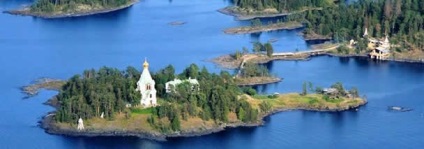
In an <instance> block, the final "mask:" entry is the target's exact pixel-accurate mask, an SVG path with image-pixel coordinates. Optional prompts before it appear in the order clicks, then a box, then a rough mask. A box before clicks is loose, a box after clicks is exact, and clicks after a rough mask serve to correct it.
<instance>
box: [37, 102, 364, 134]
mask: <svg viewBox="0 0 424 149" xmlns="http://www.w3.org/2000/svg"><path fill="white" fill-rule="evenodd" d="M365 104H367V101H366V100H363V102H361V103H359V104H357V105H352V106H347V107H341V108H338V109H329V108H322V107H318V108H317V107H302V106H301V107H296V108H275V109H273V110H271V111H269V112H267V113H266V114H263V115H260V118H259V120H258V121H256V122H253V123H242V122H237V123H229V124H221V125H218V126H217V127H212V128H208V129H202V130H199V129H196V130H188V131H182V132H174V133H169V134H162V133H159V132H148V131H137V130H124V129H122V130H83V131H78V130H77V129H61V128H59V127H57V126H56V125H54V122H53V119H52V118H53V116H54V112H51V113H49V114H47V115H46V116H44V117H43V118H42V120H41V121H40V126H41V127H42V128H43V129H44V130H45V131H46V132H47V133H49V134H55V135H66V136H77V137H99V136H121V137H127V136H132V137H139V138H143V139H149V140H155V141H166V139H167V138H175V137H195V136H203V135H208V134H213V133H217V132H221V131H224V130H226V129H228V128H237V127H256V126H260V125H264V124H265V121H264V118H266V117H268V116H271V115H273V114H276V113H279V112H284V111H292V110H306V111H316V112H341V111H347V110H351V109H357V108H359V107H360V106H363V105H365Z"/></svg>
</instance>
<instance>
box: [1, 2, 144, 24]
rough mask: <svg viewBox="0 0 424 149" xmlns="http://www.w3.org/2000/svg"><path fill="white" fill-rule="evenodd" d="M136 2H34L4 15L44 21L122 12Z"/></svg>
mask: <svg viewBox="0 0 424 149" xmlns="http://www.w3.org/2000/svg"><path fill="white" fill-rule="evenodd" d="M137 2H138V0H107V1H98V0H87V1H79V0H55V1H54V0H36V1H35V2H34V4H32V5H31V6H29V7H24V8H20V9H17V10H8V11H4V13H9V14H14V15H23V16H34V17H40V18H46V19H54V18H66V17H80V16H88V15H94V14H101V13H108V12H113V11H118V10H122V9H125V8H128V7H131V6H132V5H134V4H135V3H137Z"/></svg>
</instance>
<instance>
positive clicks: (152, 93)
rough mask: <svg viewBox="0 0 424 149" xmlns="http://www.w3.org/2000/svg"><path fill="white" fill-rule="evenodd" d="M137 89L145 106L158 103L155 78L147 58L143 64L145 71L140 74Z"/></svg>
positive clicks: (141, 103) (141, 102) (142, 104)
mask: <svg viewBox="0 0 424 149" xmlns="http://www.w3.org/2000/svg"><path fill="white" fill-rule="evenodd" d="M136 91H138V92H140V94H141V99H140V105H141V106H143V107H152V106H156V105H157V100H156V89H155V80H153V79H152V76H151V75H150V72H149V63H148V62H147V60H145V61H144V64H143V72H142V73H141V75H140V79H139V80H138V82H137V88H136Z"/></svg>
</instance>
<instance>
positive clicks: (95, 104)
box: [41, 61, 366, 140]
mask: <svg viewBox="0 0 424 149" xmlns="http://www.w3.org/2000/svg"><path fill="white" fill-rule="evenodd" d="M143 67H144V69H143V72H142V73H140V72H139V71H138V70H137V69H135V68H134V67H128V68H127V69H126V70H125V71H119V70H117V69H114V68H108V67H103V68H101V69H99V70H97V71H96V70H94V69H91V70H86V71H84V73H83V74H82V75H75V76H73V77H72V78H70V79H69V80H68V81H67V82H66V83H65V84H64V85H63V86H62V87H61V89H60V90H59V94H58V95H57V96H55V98H52V99H51V100H50V101H49V102H48V103H56V104H57V105H55V107H56V110H57V111H55V112H53V113H50V114H48V115H47V116H45V117H43V120H42V122H41V125H42V127H43V128H44V129H46V132H48V133H52V134H63V135H71V136H137V137H141V138H148V139H154V140H165V139H166V138H167V137H182V136H198V135H205V134H210V133H214V132H218V131H222V130H225V128H228V127H240V126H258V125H262V124H264V122H263V118H264V117H266V116H269V115H271V114H273V113H275V112H279V111H285V110H311V111H344V110H349V109H356V108H358V107H359V106H361V105H364V104H366V100H364V99H362V98H360V97H359V93H358V90H357V89H356V88H352V89H351V90H345V89H344V88H343V85H342V84H341V83H336V84H334V85H332V86H331V87H330V88H327V89H323V88H321V87H313V85H312V83H304V85H303V88H302V92H301V93H289V94H272V95H258V94H257V93H256V91H255V90H254V89H252V88H250V87H238V86H237V84H236V81H235V80H234V77H233V76H231V75H230V74H229V73H228V72H221V73H220V74H214V73H209V72H208V71H207V69H206V68H204V67H203V68H201V69H199V67H198V66H196V65H194V64H192V65H190V66H189V67H188V68H186V69H185V70H184V71H183V72H182V73H181V74H175V70H174V68H173V67H172V66H171V65H170V66H168V67H166V68H164V69H161V70H159V71H158V72H156V73H152V74H150V72H149V69H148V68H149V64H148V63H147V61H146V62H145V63H144V64H143ZM177 78H178V79H177ZM137 80H138V81H137ZM41 86H44V85H41ZM44 87H47V86H44ZM52 100H54V101H52Z"/></svg>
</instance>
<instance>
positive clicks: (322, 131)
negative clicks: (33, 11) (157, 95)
mask: <svg viewBox="0 0 424 149" xmlns="http://www.w3.org/2000/svg"><path fill="white" fill-rule="evenodd" d="M31 2H32V1H31V0H0V11H3V10H7V9H11V8H16V7H20V6H23V5H28V4H30V3H31ZM228 4H229V3H228V2H227V1H223V0H209V1H205V0H144V1H142V2H140V3H138V4H136V5H134V6H133V7H131V8H129V9H126V10H123V11H120V12H117V13H112V14H104V15H95V16H90V17H82V18H68V19H58V20H44V19H36V18H32V17H21V16H12V15H7V14H0V22H1V25H0V52H1V54H0V64H1V65H0V66H1V67H0V72H1V73H0V83H1V85H0V95H2V96H1V97H0V99H1V101H2V104H0V113H1V120H0V148H70V149H74V148H149V149H150V148H152V149H166V148H258V149H263V148H423V147H424V142H423V141H422V140H424V99H423V95H424V75H423V73H424V65H421V64H405V63H394V62H374V61H369V60H367V59H354V58H336V57H317V58H314V59H312V60H310V61H301V62H292V61H277V62H273V63H269V64H267V66H268V67H269V68H270V69H271V70H272V73H273V74H275V75H278V76H280V77H283V78H284V81H283V82H281V83H278V84H271V85H267V86H259V87H257V89H258V90H259V91H260V92H263V93H274V92H281V93H286V92H296V91H300V90H301V83H302V82H304V81H312V82H313V83H314V84H316V85H320V86H328V85H331V84H332V83H334V82H336V81H341V82H344V84H346V86H347V87H348V88H350V87H352V86H356V87H358V88H359V89H360V91H361V94H363V95H366V96H367V98H368V101H369V104H368V105H366V106H365V107H362V108H360V109H359V111H358V112H354V111H347V112H340V113H319V112H305V111H292V112H284V113H280V114H276V115H273V116H271V117H268V118H267V119H266V125H264V126H261V127H256V128H237V129H229V130H228V131H225V132H221V133H217V134H212V135H207V136H202V137H190V138H174V139H170V140H169V141H166V142H156V141H150V140H144V139H138V138H133V137H95V138H84V137H65V136H56V135H49V134H46V133H45V132H44V131H43V130H42V129H41V128H39V127H38V126H37V125H38V124H37V121H39V120H40V118H41V117H42V116H43V115H45V114H46V113H47V112H49V111H52V110H54V109H53V108H51V107H48V106H45V105H42V103H43V102H44V101H46V99H48V98H49V97H51V96H53V95H55V94H56V93H55V92H51V91H44V92H42V93H41V94H40V95H39V96H36V97H34V98H31V99H29V100H22V97H23V95H22V94H21V93H20V91H19V89H18V87H20V86H22V85H26V84H28V83H29V82H31V81H32V80H34V79H36V78H39V77H44V76H46V77H53V78H61V79H67V78H69V77H71V76H72V75H74V74H76V73H80V72H82V71H83V70H84V69H87V68H99V67H102V66H112V67H118V68H121V69H124V68H125V67H126V66H128V65H132V66H136V67H141V62H142V60H143V59H144V58H145V57H147V58H148V60H149V61H150V64H151V67H152V68H151V69H152V71H155V70H158V69H160V68H162V67H164V66H166V65H168V64H173V65H174V66H175V67H176V69H177V70H178V71H181V70H182V69H183V68H184V67H186V66H188V65H189V64H191V63H196V64H198V65H202V66H206V67H208V68H209V69H211V70H212V71H214V72H219V71H220V69H219V68H217V67H215V66H214V65H213V64H211V63H209V62H207V61H206V60H208V59H211V58H213V57H216V56H219V55H222V54H227V53H230V52H233V51H234V50H236V49H241V47H243V46H246V47H249V48H251V42H252V41H258V40H259V41H263V42H264V41H267V40H269V39H272V38H276V39H278V41H277V42H276V43H274V47H275V49H276V51H294V50H295V49H300V50H305V49H307V48H308V45H307V44H306V43H305V42H304V41H303V39H302V38H301V37H300V36H298V32H299V30H293V31H279V32H270V33H263V34H259V35H225V34H224V33H223V32H222V30H224V29H225V28H228V27H233V26H240V25H247V24H249V22H246V21H242V22H240V21H235V20H234V19H233V18H232V17H229V16H225V15H223V14H220V13H218V12H217V11H216V10H217V9H219V8H222V7H225V6H227V5H228ZM172 21H186V22H187V24H185V25H182V26H169V25H167V23H169V22H172ZM390 105H400V106H406V107H410V108H413V109H414V111H412V112H407V113H394V112H389V111H387V110H386V109H387V106H390Z"/></svg>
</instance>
